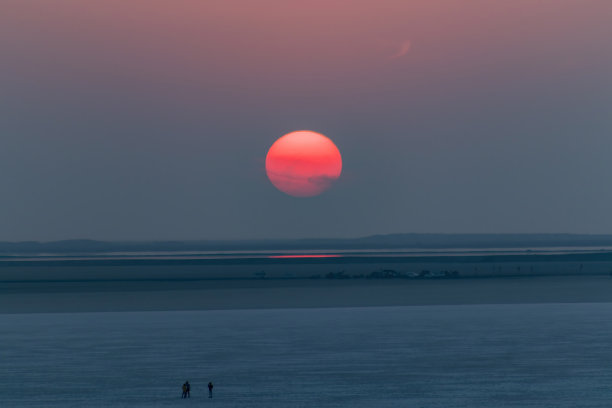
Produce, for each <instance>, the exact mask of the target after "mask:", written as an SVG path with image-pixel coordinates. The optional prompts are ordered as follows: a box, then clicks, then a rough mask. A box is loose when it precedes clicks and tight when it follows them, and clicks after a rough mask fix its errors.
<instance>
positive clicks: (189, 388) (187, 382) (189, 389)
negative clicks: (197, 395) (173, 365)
mask: <svg viewBox="0 0 612 408" xmlns="http://www.w3.org/2000/svg"><path fill="white" fill-rule="evenodd" d="M185 386H186V387H187V391H186V394H187V398H190V397H191V395H190V394H189V391H191V385H189V381H185Z"/></svg>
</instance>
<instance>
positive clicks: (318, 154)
mask: <svg viewBox="0 0 612 408" xmlns="http://www.w3.org/2000/svg"><path fill="white" fill-rule="evenodd" d="M341 172H342V156H340V151H339V150H338V148H337V147H336V145H335V144H334V142H332V141H331V140H330V139H329V138H327V137H326V136H323V135H322V134H320V133H317V132H312V131H310V130H299V131H297V132H291V133H287V134H286V135H285V136H283V137H281V138H280V139H278V140H277V141H276V142H274V144H273V145H272V147H270V150H268V155H267V156H266V173H267V174H268V178H269V179H270V181H271V182H272V184H274V186H275V187H276V188H278V189H279V190H280V191H282V192H284V193H287V194H289V195H292V196H294V197H312V196H316V195H319V194H321V193H322V192H323V191H325V190H327V189H328V188H330V187H331V185H332V184H333V182H334V181H336V180H337V179H338V177H340V173H341Z"/></svg>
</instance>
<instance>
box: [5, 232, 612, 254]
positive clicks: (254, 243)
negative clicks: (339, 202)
mask: <svg viewBox="0 0 612 408" xmlns="http://www.w3.org/2000/svg"><path fill="white" fill-rule="evenodd" d="M597 246H602V247H612V234H422V233H406V234H384V235H371V236H366V237H361V238H304V239H248V240H243V239H235V240H184V241H181V240H168V241H144V240H143V241H97V240H90V239H74V240H62V241H50V242H39V241H22V242H0V254H3V255H7V254H15V253H19V254H40V253H55V254H65V253H109V252H155V251H164V252H168V251H169V252H183V251H248V250H255V251H269V250H364V249H373V250H376V249H442V248H444V249H452V248H457V249H458V248H474V249H480V248H545V247H550V248H558V247H597Z"/></svg>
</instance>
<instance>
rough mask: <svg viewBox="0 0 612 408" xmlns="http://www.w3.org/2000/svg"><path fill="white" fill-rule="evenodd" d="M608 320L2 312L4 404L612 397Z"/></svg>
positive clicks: (421, 311) (610, 308) (334, 403)
mask: <svg viewBox="0 0 612 408" xmlns="http://www.w3.org/2000/svg"><path fill="white" fill-rule="evenodd" d="M611 317H612V304H609V303H601V304H537V305H531V304H529V305H474V306H422V307H421V306H411V307H381V308H338V309H283V310H248V311H245V310H233V311H196V312H118V313H66V314H15V315H0V344H1V348H0V406H2V407H13V406H15V407H84V406H88V407H96V406H99V407H109V406H113V407H178V406H213V405H214V406H217V407H266V408H273V407H444V408H448V407H454V408H457V407H487V408H490V407H521V408H527V407H534V408H535V407H555V408H562V407H568V408H569V407H572V408H575V407H610V406H612V318H611ZM185 380H189V381H190V383H191V384H192V397H191V399H190V400H181V399H180V394H181V390H180V387H181V384H182V383H183V382H184V381H185ZM208 381H213V382H214V384H215V388H214V393H215V395H214V398H213V399H209V398H207V390H206V384H207V383H208Z"/></svg>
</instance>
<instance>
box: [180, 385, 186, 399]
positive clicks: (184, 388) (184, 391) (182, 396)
mask: <svg viewBox="0 0 612 408" xmlns="http://www.w3.org/2000/svg"><path fill="white" fill-rule="evenodd" d="M182 390H183V393H182V394H181V398H187V383H183V387H182Z"/></svg>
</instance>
